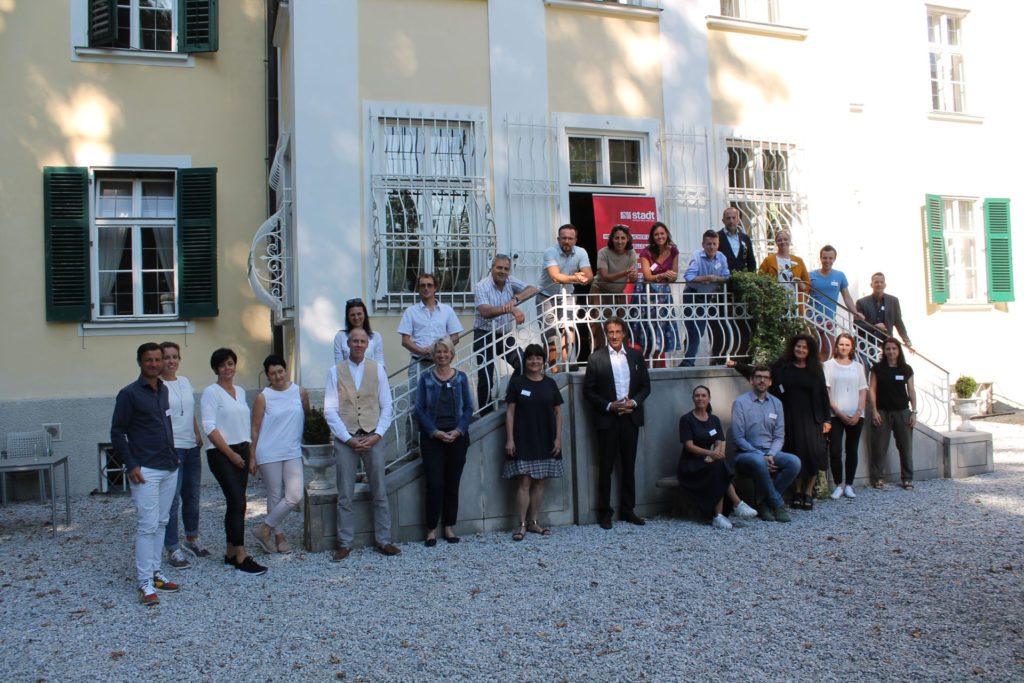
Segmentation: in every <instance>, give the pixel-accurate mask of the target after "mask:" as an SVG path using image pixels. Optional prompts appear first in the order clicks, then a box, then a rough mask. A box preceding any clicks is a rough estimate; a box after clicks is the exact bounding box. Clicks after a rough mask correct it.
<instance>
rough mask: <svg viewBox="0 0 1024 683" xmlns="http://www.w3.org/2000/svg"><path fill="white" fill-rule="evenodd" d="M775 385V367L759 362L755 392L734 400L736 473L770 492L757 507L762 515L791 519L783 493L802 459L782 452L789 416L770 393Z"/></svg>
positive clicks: (771, 519) (752, 380) (753, 377)
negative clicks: (771, 387) (786, 417)
mask: <svg viewBox="0 0 1024 683" xmlns="http://www.w3.org/2000/svg"><path fill="white" fill-rule="evenodd" d="M771 385H772V371H771V368H769V367H768V366H767V365H755V366H753V368H752V374H751V375H750V387H751V389H752V391H750V392H747V393H746V394H743V395H742V396H740V397H739V398H738V399H736V400H735V401H733V404H732V438H733V442H734V443H735V444H736V472H737V473H741V474H746V475H747V476H749V477H751V478H752V479H753V480H754V481H755V483H756V484H757V490H758V491H759V492H761V491H763V492H765V493H767V495H768V502H767V503H761V504H759V505H758V506H757V516H758V517H760V518H761V519H763V520H765V521H766V522H789V521H791V518H790V516H789V512H788V511H787V510H786V503H785V501H784V500H783V499H782V494H783V492H784V491H785V490H786V489H787V488H789V485H790V484H792V483H793V480H794V479H796V476H797V475H798V474H799V473H800V458H798V457H796V456H795V455H793V454H792V453H784V452H783V451H782V444H783V441H784V440H785V437H786V427H785V418H784V416H783V412H782V401H780V400H779V399H777V398H775V397H774V396H772V395H771V394H769V393H768V387H770V386H771Z"/></svg>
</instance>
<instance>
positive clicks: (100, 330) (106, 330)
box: [78, 320, 196, 337]
mask: <svg viewBox="0 0 1024 683" xmlns="http://www.w3.org/2000/svg"><path fill="white" fill-rule="evenodd" d="M195 333H196V324H195V322H193V321H191V320H153V321H147V322H143V321H139V320H132V321H122V322H110V323H79V324H78V336H79V337H132V336H136V335H137V336H143V335H144V336H151V335H161V334H164V335H167V334H195Z"/></svg>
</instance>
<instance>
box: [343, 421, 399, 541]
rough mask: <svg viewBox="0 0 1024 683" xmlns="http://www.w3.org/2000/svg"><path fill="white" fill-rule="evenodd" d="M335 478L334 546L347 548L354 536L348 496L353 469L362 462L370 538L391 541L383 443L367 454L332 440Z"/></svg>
mask: <svg viewBox="0 0 1024 683" xmlns="http://www.w3.org/2000/svg"><path fill="white" fill-rule="evenodd" d="M334 460H335V465H336V467H335V477H336V479H337V483H338V547H340V548H351V547H352V540H353V539H354V538H355V533H356V519H355V515H354V514H353V512H352V496H353V494H354V493H355V488H356V468H357V467H358V466H359V461H360V460H362V461H363V469H365V470H366V480H367V482H369V484H370V493H372V494H373V535H374V539H375V540H376V542H377V544H378V545H383V544H385V543H390V542H391V509H390V508H389V507H388V491H387V486H386V485H385V483H384V441H383V440H381V441H378V442H377V443H376V444H375V445H374V446H373V448H371V449H370V450H368V451H362V452H359V453H357V452H356V451H354V450H352V449H351V448H349V447H348V446H346V445H345V444H343V443H342V442H341V441H339V440H338V439H335V440H334Z"/></svg>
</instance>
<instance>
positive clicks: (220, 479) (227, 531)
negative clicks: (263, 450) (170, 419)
mask: <svg viewBox="0 0 1024 683" xmlns="http://www.w3.org/2000/svg"><path fill="white" fill-rule="evenodd" d="M231 450H233V451H234V452H235V453H238V454H239V455H240V456H242V461H243V466H242V467H235V466H234V465H232V464H231V461H230V460H228V458H227V456H226V455H224V454H223V453H221V452H220V451H218V450H217V449H210V450H208V451H206V459H207V461H208V462H209V463H210V471H211V472H213V478H214V479H216V480H217V483H218V484H220V490H221V491H223V492H224V499H225V500H226V501H227V503H228V506H227V509H226V510H225V511H224V535H225V536H226V537H227V541H228V545H234V546H240V545H245V489H246V487H247V486H248V485H249V444H248V443H236V444H231Z"/></svg>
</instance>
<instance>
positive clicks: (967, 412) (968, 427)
mask: <svg viewBox="0 0 1024 683" xmlns="http://www.w3.org/2000/svg"><path fill="white" fill-rule="evenodd" d="M980 404H981V399H980V398H977V397H972V398H954V399H953V412H954V413H956V414H957V415H959V416H960V419H961V420H962V421H961V423H960V426H959V427H957V431H959V432H976V431H978V428H977V427H975V426H974V425H973V424H972V423H971V418H972V417H978V415H981V405H980Z"/></svg>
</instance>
